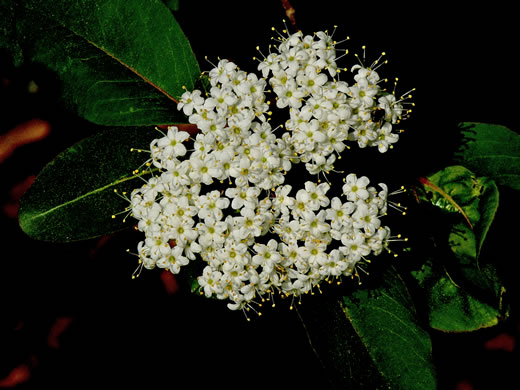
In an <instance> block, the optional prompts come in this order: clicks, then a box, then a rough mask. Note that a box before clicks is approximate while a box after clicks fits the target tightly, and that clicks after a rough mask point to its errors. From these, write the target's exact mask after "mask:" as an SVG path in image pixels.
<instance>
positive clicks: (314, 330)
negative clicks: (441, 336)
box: [298, 269, 436, 390]
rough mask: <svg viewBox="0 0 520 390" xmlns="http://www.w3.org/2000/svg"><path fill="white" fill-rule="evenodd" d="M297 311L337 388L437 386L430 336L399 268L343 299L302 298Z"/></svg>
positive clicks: (411, 388) (410, 389)
mask: <svg viewBox="0 0 520 390" xmlns="http://www.w3.org/2000/svg"><path fill="white" fill-rule="evenodd" d="M320 298H321V297H320ZM309 301H310V302H309ZM309 303H311V305H309ZM298 313H299V314H300V317H301V319H302V322H303V324H304V327H305V329H306V331H307V334H308V337H309V340H310V342H311V346H312V347H313V348H314V350H315V352H316V354H317V355H318V357H319V359H320V360H321V361H322V363H323V365H324V366H325V368H326V369H328V371H329V373H330V378H331V381H332V382H333V383H334V384H335V385H336V388H338V389H340V388H356V389H382V388H384V389H393V388H399V389H406V390H408V389H409V390H413V389H421V390H423V389H435V388H436V378H435V370H434V366H433V363H432V356H431V341H430V337H429V335H428V333H427V332H426V331H425V330H424V329H423V328H422V327H421V325H420V324H419V322H418V320H417V314H416V312H415V309H414V304H413V302H412V300H411V298H410V295H409V293H408V290H407V288H406V285H405V284H404V282H403V280H402V279H401V278H400V276H399V275H398V274H397V273H396V272H395V270H393V269H390V270H388V271H387V272H385V274H384V275H383V276H382V282H381V284H380V285H375V286H372V287H369V288H362V289H359V290H356V291H354V292H353V293H351V294H350V295H348V296H345V297H343V298H342V299H341V298H340V300H339V301H338V300H330V299H325V298H323V299H320V300H319V301H316V300H315V301H314V302H313V301H312V300H311V299H309V300H307V299H304V300H303V302H302V305H301V306H299V307H298Z"/></svg>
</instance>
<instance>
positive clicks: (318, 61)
mask: <svg viewBox="0 0 520 390" xmlns="http://www.w3.org/2000/svg"><path fill="white" fill-rule="evenodd" d="M336 59H337V50H336V42H334V41H333V39H332V37H331V36H330V35H329V34H328V33H326V32H318V33H316V34H314V35H307V36H304V35H303V34H302V33H301V32H297V33H295V34H292V35H289V36H280V39H279V44H278V45H277V47H276V50H275V51H273V52H270V53H269V55H267V56H264V58H263V59H262V60H260V61H259V64H258V71H259V72H260V74H256V73H247V72H245V71H243V70H240V69H239V68H238V66H237V65H236V64H234V63H233V62H230V61H228V60H220V61H219V62H218V64H217V65H216V66H214V68H213V69H212V70H211V71H209V73H208V75H207V77H208V80H209V83H208V88H207V89H208V90H207V91H206V92H202V91H201V90H194V91H186V92H185V93H184V94H183V95H182V97H181V98H180V100H179V104H178V109H179V110H182V111H183V112H184V114H185V115H187V116H188V118H189V122H190V123H192V124H195V125H196V126H197V128H198V129H199V132H198V133H197V134H196V136H194V137H191V136H190V135H189V134H188V133H187V132H185V131H180V130H179V129H178V128H176V127H175V126H171V127H169V128H168V129H167V132H166V133H163V136H162V137H161V138H158V139H155V140H154V141H153V142H152V143H151V145H150V152H151V159H150V160H149V162H148V165H149V166H152V165H153V166H154V167H155V168H156V169H158V170H159V172H160V173H159V174H157V175H155V177H153V178H151V179H149V180H148V182H147V183H146V184H144V185H143V186H142V187H141V188H137V189H135V190H134V191H133V192H132V194H131V212H132V215H133V216H134V217H135V218H137V219H138V221H139V222H138V229H139V230H140V231H142V232H143V233H144V239H143V240H142V241H141V242H139V244H138V256H139V259H140V264H141V266H140V267H144V268H147V269H152V268H155V267H159V268H164V269H168V270H170V271H171V272H172V273H174V274H177V273H179V272H180V271H181V269H182V267H183V266H186V265H188V264H189V263H190V262H194V261H198V262H202V267H201V269H202V272H201V275H199V276H198V278H197V281H198V288H199V289H200V292H201V293H202V294H205V295H206V296H207V297H216V298H218V299H224V300H227V301H229V302H228V307H229V308H230V309H232V310H237V309H244V308H246V309H249V308H253V309H254V305H255V302H259V301H261V300H265V299H271V298H272V295H273V294H275V293H279V294H282V295H284V296H293V297H299V296H301V295H302V294H305V293H308V292H312V290H313V288H316V286H318V288H319V284H320V283H321V282H323V281H324V280H327V281H330V280H332V279H338V280H339V279H340V278H341V277H343V276H349V277H350V276H352V275H355V274H356V265H357V264H358V262H360V261H365V260H367V259H368V258H369V257H373V256H377V255H379V254H380V253H381V252H382V251H384V250H385V249H388V246H389V242H390V241H391V240H392V239H393V238H392V235H391V232H390V228H389V227H388V226H384V225H383V224H382V220H381V216H383V215H385V214H386V212H387V207H388V205H389V202H388V200H387V197H388V195H389V193H388V188H387V186H386V185H385V184H384V183H380V184H378V185H377V186H371V185H370V180H369V178H367V177H366V176H361V177H358V176H357V175H356V174H355V173H345V172H338V171H336V170H335V169H334V164H335V163H336V162H337V161H338V159H340V158H341V156H342V155H343V154H345V153H347V151H348V148H349V144H357V145H358V146H359V147H360V148H365V147H367V148H368V147H375V148H377V149H378V150H379V152H381V153H384V152H386V151H387V150H388V149H389V148H391V147H392V145H393V144H394V143H395V142H397V141H398V139H399V135H398V131H395V128H394V127H395V125H396V124H398V123H399V122H400V120H401V119H402V117H403V116H406V115H407V114H408V110H406V109H405V108H404V107H403V104H405V103H403V100H404V99H402V98H396V96H395V95H394V94H393V93H389V92H387V91H386V90H385V89H383V88H382V87H381V86H380V84H381V82H382V81H383V80H382V79H380V77H379V74H378V73H377V72H376V69H377V67H378V66H375V65H377V63H378V61H376V62H374V64H372V65H371V66H369V67H366V66H364V65H362V64H361V61H360V64H357V65H354V66H353V67H352V69H351V71H352V72H353V74H354V75H353V78H354V81H355V82H354V83H353V84H352V85H349V84H348V83H347V82H346V81H343V80H340V78H339V74H340V70H339V69H338V66H337V64H336ZM268 96H271V98H274V102H275V104H274V107H276V109H277V110H279V111H280V113H281V114H282V115H285V116H286V118H287V119H286V120H285V122H283V123H277V124H272V121H271V120H270V119H271V118H277V116H273V115H272V114H273V113H272V112H271V111H270V108H271V106H273V105H272V104H270V102H269V101H268ZM405 99H406V98H405ZM274 107H273V109H274ZM299 167H302V168H299ZM298 169H299V171H298ZM302 171H303V173H305V175H304V176H307V177H308V178H309V180H307V181H304V180H301V177H302V176H301V175H302ZM292 172H298V179H297V181H296V182H295V181H294V180H293V181H290V180H289V178H290V176H291V173H292ZM332 173H334V174H335V175H340V176H341V178H342V179H343V180H342V181H341V180H340V181H339V183H340V184H339V185H338V180H332V181H331V180H329V179H328V175H330V174H332ZM322 179H323V180H322Z"/></svg>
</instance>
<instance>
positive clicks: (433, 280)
mask: <svg viewBox="0 0 520 390" xmlns="http://www.w3.org/2000/svg"><path fill="white" fill-rule="evenodd" d="M414 276H415V277H416V278H417V280H418V281H419V284H420V286H421V287H423V288H424V289H425V291H426V294H427V297H426V298H427V302H428V310H429V321H430V326H431V327H432V328H434V329H437V330H440V331H443V332H469V331H475V330H478V329H482V328H488V327H491V326H494V325H497V324H498V322H499V320H500V319H502V318H503V317H504V316H505V315H506V313H505V311H504V308H503V307H502V297H503V294H504V292H505V290H504V289H503V288H502V289H501V290H500V296H499V299H498V300H497V303H496V305H490V304H488V303H485V302H484V301H482V300H479V299H477V298H475V297H474V296H473V293H472V292H470V291H468V290H466V289H465V287H464V286H459V285H457V284H455V282H453V280H452V279H451V278H450V276H449V275H448V273H447V272H446V271H445V270H444V269H443V267H442V265H440V264H439V263H438V262H437V263H435V262H433V261H431V260H430V261H428V262H427V263H425V264H424V265H423V266H422V268H421V270H420V271H417V272H414Z"/></svg>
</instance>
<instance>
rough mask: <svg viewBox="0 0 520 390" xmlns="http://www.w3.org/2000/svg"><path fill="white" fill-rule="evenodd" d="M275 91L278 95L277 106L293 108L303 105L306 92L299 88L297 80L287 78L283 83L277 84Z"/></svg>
mask: <svg viewBox="0 0 520 390" xmlns="http://www.w3.org/2000/svg"><path fill="white" fill-rule="evenodd" d="M273 91H274V93H276V95H277V99H276V107H278V108H284V107H287V106H290V107H292V108H300V107H301V106H302V98H303V97H304V93H303V92H302V91H301V90H300V89H299V88H298V85H297V84H296V81H294V80H293V79H289V80H287V82H286V83H285V84H283V85H275V86H274V87H273Z"/></svg>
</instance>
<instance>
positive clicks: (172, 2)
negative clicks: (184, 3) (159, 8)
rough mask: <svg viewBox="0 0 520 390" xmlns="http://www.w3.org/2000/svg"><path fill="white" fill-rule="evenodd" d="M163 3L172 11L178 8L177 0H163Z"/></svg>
mask: <svg viewBox="0 0 520 390" xmlns="http://www.w3.org/2000/svg"><path fill="white" fill-rule="evenodd" d="M163 2H164V4H166V6H167V7H168V8H169V9H171V10H172V11H178V10H179V0H163Z"/></svg>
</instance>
